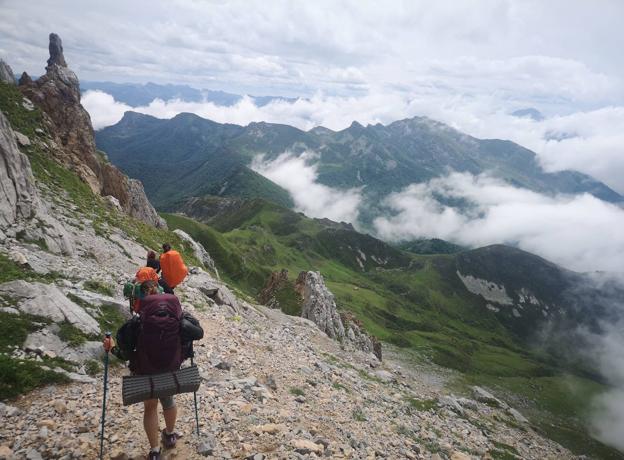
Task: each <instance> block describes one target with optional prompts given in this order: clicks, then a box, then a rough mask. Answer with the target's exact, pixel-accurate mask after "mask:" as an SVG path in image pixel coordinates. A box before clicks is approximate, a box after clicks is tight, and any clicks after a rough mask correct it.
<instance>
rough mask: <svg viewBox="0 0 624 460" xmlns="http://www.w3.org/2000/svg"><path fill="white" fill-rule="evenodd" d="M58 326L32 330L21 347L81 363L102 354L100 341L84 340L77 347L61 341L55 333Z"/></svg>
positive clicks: (97, 357)
mask: <svg viewBox="0 0 624 460" xmlns="http://www.w3.org/2000/svg"><path fill="white" fill-rule="evenodd" d="M56 332H58V326H56V325H52V326H49V327H45V328H43V329H42V330H40V331H37V332H33V333H31V334H29V335H28V337H26V341H25V342H24V344H23V345H22V348H23V349H24V350H26V351H36V350H39V352H40V353H41V354H43V355H47V356H51V357H54V356H59V357H61V358H63V359H66V360H68V361H73V362H76V363H82V362H84V361H86V360H88V359H99V358H100V357H101V356H102V355H103V349H102V344H101V342H95V341H91V342H86V343H83V344H81V345H79V346H78V347H72V346H70V345H69V344H68V343H66V342H63V341H62V340H61V339H60V338H59V336H58V335H57V334H56Z"/></svg>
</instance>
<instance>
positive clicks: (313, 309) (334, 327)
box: [295, 271, 381, 359]
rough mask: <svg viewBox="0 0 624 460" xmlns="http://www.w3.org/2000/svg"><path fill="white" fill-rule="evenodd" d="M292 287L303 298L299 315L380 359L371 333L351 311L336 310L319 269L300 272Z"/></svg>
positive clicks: (379, 349)
mask: <svg viewBox="0 0 624 460" xmlns="http://www.w3.org/2000/svg"><path fill="white" fill-rule="evenodd" d="M295 290H296V291H297V292H299V294H300V295H301V297H302V298H303V302H302V306H301V316H302V317H303V318H306V319H309V320H311V321H312V322H314V323H315V324H316V325H317V326H318V327H319V329H321V330H322V331H323V332H325V333H326V334H327V335H328V336H329V337H331V338H332V339H335V340H340V341H344V342H348V343H350V344H351V345H352V346H353V347H354V348H356V349H358V350H362V351H365V352H367V353H373V354H374V355H375V356H376V357H377V358H378V359H381V342H379V340H377V339H375V338H374V337H371V336H370V335H369V334H368V333H367V332H366V331H365V330H364V327H363V325H362V323H361V322H359V321H358V320H357V318H356V317H355V316H354V315H353V314H351V313H342V314H339V313H338V311H337V307H336V301H335V300H334V295H333V294H332V293H331V292H330V291H329V289H327V287H326V286H325V282H324V280H323V277H322V276H321V274H320V273H319V272H312V271H309V272H301V273H300V274H299V276H298V278H297V281H296V283H295Z"/></svg>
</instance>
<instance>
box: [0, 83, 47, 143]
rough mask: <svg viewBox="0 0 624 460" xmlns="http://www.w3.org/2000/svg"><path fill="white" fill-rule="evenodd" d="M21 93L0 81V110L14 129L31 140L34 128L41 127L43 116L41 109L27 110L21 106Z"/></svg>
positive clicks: (13, 86)
mask: <svg viewBox="0 0 624 460" xmlns="http://www.w3.org/2000/svg"><path fill="white" fill-rule="evenodd" d="M22 100H23V96H22V93H20V92H19V90H18V89H17V88H16V87H15V85H9V84H8V83H4V82H0V110H1V111H2V112H3V113H4V114H5V115H6V117H7V118H8V119H9V121H10V122H11V127H12V128H13V129H14V130H15V131H19V132H20V133H22V134H24V135H25V136H28V137H29V138H30V139H31V140H32V139H33V137H34V136H36V135H37V133H35V128H39V127H41V128H42V129H44V130H45V128H43V123H42V122H43V116H42V114H41V110H39V109H37V108H35V110H32V111H28V110H26V109H25V108H24V107H22Z"/></svg>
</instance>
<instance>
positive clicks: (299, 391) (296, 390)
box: [288, 387, 305, 396]
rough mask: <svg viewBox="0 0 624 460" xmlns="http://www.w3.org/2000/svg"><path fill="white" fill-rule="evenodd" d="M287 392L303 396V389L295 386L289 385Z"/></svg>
mask: <svg viewBox="0 0 624 460" xmlns="http://www.w3.org/2000/svg"><path fill="white" fill-rule="evenodd" d="M288 392H289V393H290V394H291V395H293V396H305V391H303V390H302V389H301V388H297V387H290V388H289V389H288Z"/></svg>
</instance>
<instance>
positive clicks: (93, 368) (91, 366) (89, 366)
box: [85, 359, 102, 376]
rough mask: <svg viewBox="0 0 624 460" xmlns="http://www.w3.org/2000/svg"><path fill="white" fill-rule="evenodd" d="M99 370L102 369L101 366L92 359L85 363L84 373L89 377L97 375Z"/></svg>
mask: <svg viewBox="0 0 624 460" xmlns="http://www.w3.org/2000/svg"><path fill="white" fill-rule="evenodd" d="M101 369H102V366H101V364H100V363H99V362H98V361H96V360H94V359H89V360H87V361H86V362H85V372H86V373H87V374H88V375H91V376H93V375H97V374H98V373H99V372H100V370H101Z"/></svg>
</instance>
